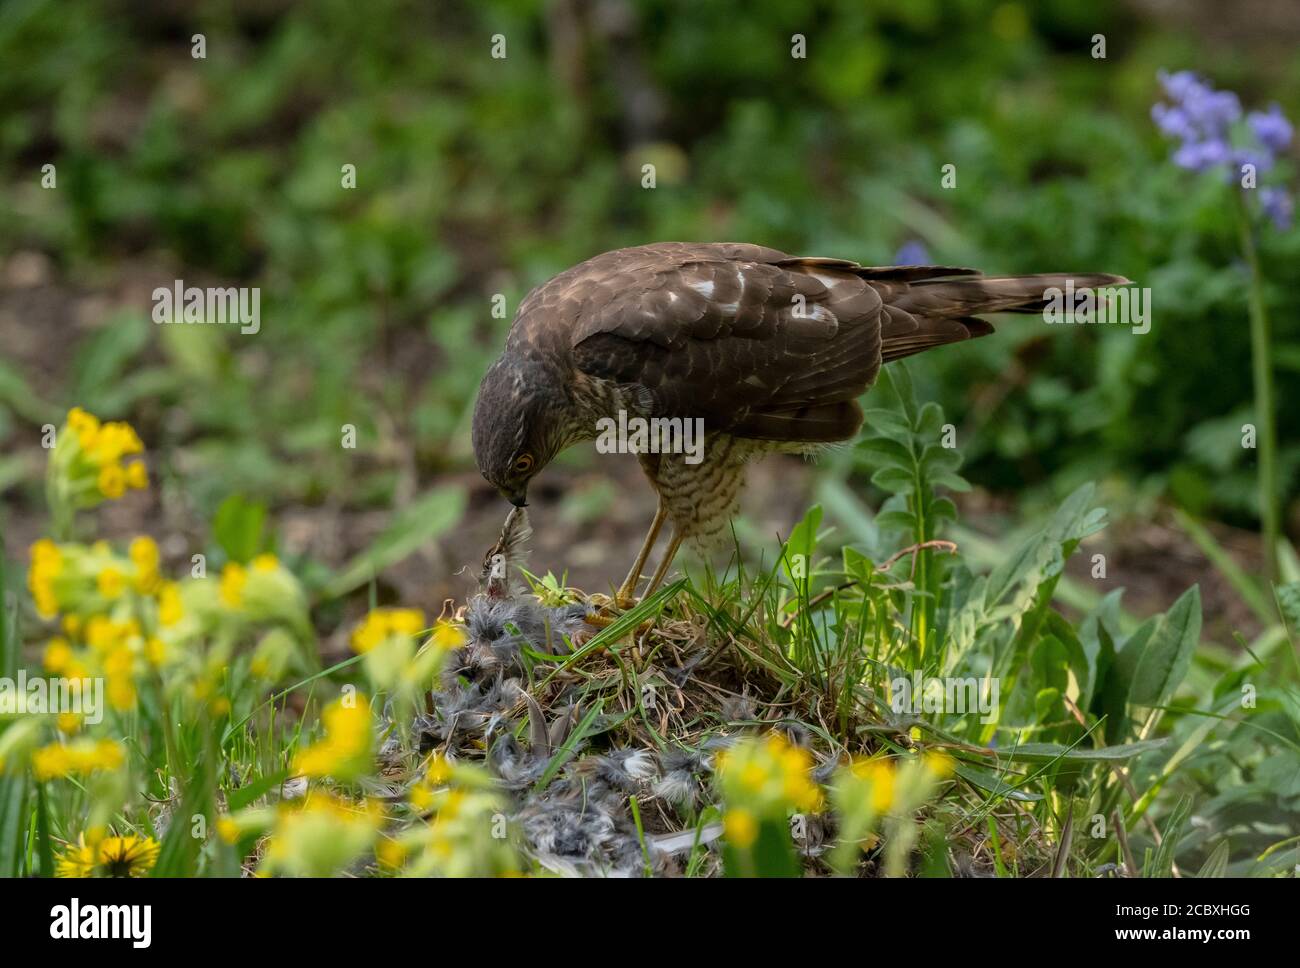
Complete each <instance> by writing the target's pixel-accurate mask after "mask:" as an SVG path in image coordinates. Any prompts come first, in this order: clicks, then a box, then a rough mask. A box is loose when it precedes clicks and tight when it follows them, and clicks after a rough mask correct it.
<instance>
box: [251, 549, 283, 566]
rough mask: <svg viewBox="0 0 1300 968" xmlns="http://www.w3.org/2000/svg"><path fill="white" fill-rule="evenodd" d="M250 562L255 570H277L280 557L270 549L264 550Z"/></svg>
mask: <svg viewBox="0 0 1300 968" xmlns="http://www.w3.org/2000/svg"><path fill="white" fill-rule="evenodd" d="M248 564H249V567H250V568H252V569H253V571H275V569H277V568H279V567H280V559H279V558H277V557H276V556H275V555H273V554H271V553H270V552H269V551H264V552H262V553H261V554H260V555H258V556H257V557H256V558H254V559H253V560H252V561H250V562H249V563H248Z"/></svg>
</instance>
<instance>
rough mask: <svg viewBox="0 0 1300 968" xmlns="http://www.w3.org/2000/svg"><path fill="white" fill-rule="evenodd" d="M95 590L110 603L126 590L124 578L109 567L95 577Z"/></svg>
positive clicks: (119, 572) (120, 573)
mask: <svg viewBox="0 0 1300 968" xmlns="http://www.w3.org/2000/svg"><path fill="white" fill-rule="evenodd" d="M95 588H96V589H97V590H98V591H99V594H100V595H102V596H103V597H104V598H106V599H108V600H109V601H110V602H111V601H112V600H113V599H115V598H120V597H121V595H122V592H123V591H124V590H125V589H126V576H125V575H123V574H122V572H121V571H119V570H118V569H116V568H114V567H113V566H111V565H110V566H109V567H107V568H104V569H101V570H100V572H99V574H98V575H96V576H95Z"/></svg>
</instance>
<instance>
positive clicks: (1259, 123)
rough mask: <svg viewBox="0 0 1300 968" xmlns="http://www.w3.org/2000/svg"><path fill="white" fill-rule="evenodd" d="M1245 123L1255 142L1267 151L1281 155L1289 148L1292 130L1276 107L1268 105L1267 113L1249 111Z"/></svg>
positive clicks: (1279, 109) (1288, 122) (1284, 116)
mask: <svg viewBox="0 0 1300 968" xmlns="http://www.w3.org/2000/svg"><path fill="white" fill-rule="evenodd" d="M1246 122H1247V123H1248V124H1249V125H1250V130H1251V131H1252V132H1253V133H1254V135H1255V138H1256V140H1258V141H1259V143H1260V144H1262V145H1263V146H1264V147H1265V148H1267V149H1268V150H1269V151H1271V152H1274V153H1275V154H1281V153H1282V152H1284V151H1286V149H1287V148H1288V147H1290V145H1291V135H1292V134H1293V133H1294V129H1293V128H1292V127H1291V122H1290V121H1288V120H1287V119H1286V115H1284V114H1283V113H1282V109H1281V108H1280V107H1279V106H1278V105H1276V104H1272V105H1269V109H1268V111H1267V112H1264V111H1251V112H1250V114H1248V115H1246Z"/></svg>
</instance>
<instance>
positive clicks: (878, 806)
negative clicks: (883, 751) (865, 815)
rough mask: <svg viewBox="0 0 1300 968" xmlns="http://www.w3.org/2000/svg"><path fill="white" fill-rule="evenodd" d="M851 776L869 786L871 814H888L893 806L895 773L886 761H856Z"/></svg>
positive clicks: (895, 784) (895, 783)
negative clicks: (865, 782) (864, 781)
mask: <svg viewBox="0 0 1300 968" xmlns="http://www.w3.org/2000/svg"><path fill="white" fill-rule="evenodd" d="M851 769H852V771H853V775H854V776H856V777H858V778H859V779H862V780H866V781H867V783H868V784H870V790H871V792H870V798H871V812H872V813H876V814H882V813H888V812H889V809H890V807H892V806H893V805H894V791H895V788H896V787H897V772H896V771H895V769H894V764H893V763H892V762H890V761H889V760H887V759H873V760H857V761H855V762H854V763H853V765H852V767H851Z"/></svg>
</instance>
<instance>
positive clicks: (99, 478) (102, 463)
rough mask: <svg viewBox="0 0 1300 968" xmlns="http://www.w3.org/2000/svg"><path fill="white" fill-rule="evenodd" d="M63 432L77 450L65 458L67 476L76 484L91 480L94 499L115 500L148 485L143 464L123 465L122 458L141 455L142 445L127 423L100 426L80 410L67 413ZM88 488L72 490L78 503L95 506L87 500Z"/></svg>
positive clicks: (95, 418)
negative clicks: (131, 489)
mask: <svg viewBox="0 0 1300 968" xmlns="http://www.w3.org/2000/svg"><path fill="white" fill-rule="evenodd" d="M65 431H71V433H70V434H65V435H66V436H69V437H71V438H72V440H73V441H74V443H75V445H76V448H75V451H73V452H72V453H71V455H70V456H69V458H68V470H69V477H70V478H71V479H72V480H73V481H74V482H76V483H81V482H83V481H86V482H88V481H92V480H93V486H94V492H95V495H96V498H107V499H108V500H110V501H111V500H116V499H117V498H120V497H121V496H122V495H123V494H125V493H126V491H127V489H128V488H135V489H137V490H142V489H144V488H146V487H148V486H149V474H148V472H147V471H146V469H145V466H144V462H143V461H139V460H135V461H131V462H130V463H129V464H123V462H122V459H123V458H124V457H130V456H133V455H135V454H142V453H144V444H143V443H142V442H141V441H140V437H139V435H138V434H137V433H136V432H135V429H134V428H133V427H132V426H131V425H130V424H128V423H123V422H121V421H110V422H108V423H100V421H99V418H98V417H96V416H95V415H94V414H90V413H87V412H86V411H85V410H82V409H81V408H80V407H73V408H72V409H71V410H69V411H68V417H67V421H66V423H65ZM86 490H87V488H85V487H78V488H74V491H80V492H82V493H79V494H76V497H77V498H78V499H79V500H78V503H79V504H82V505H83V506H89V505H91V504H95V503H98V500H97V499H91V500H87V495H86V493H85V491H86Z"/></svg>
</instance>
